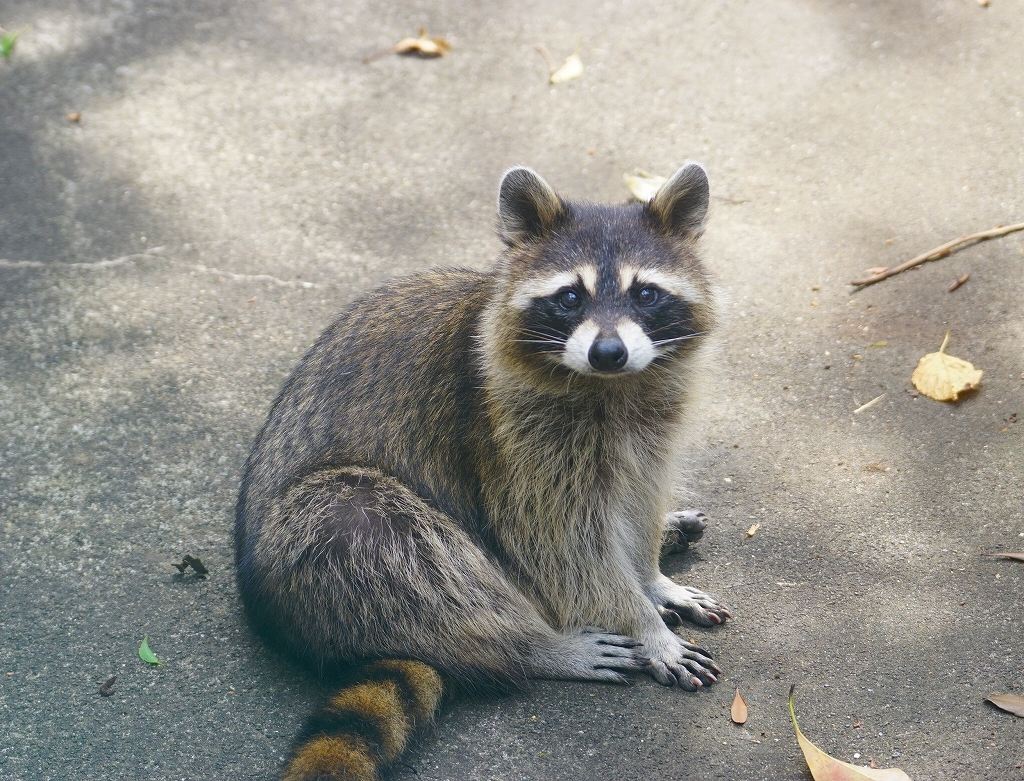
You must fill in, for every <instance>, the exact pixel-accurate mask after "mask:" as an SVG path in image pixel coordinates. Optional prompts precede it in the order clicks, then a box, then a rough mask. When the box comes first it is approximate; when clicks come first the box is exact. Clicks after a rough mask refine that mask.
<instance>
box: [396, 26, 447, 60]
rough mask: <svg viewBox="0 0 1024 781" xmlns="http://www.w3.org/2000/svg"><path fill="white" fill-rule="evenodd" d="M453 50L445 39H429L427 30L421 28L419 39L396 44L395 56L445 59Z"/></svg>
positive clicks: (401, 41) (405, 40)
mask: <svg viewBox="0 0 1024 781" xmlns="http://www.w3.org/2000/svg"><path fill="white" fill-rule="evenodd" d="M451 50H452V47H451V44H450V43H448V41H446V40H445V39H444V38H428V37H427V29H426V28H425V27H421V28H420V34H419V37H418V38H403V39H402V40H400V41H399V42H398V43H396V44H395V54H416V55H419V56H420V57H443V56H444V55H446V54H447V53H448V52H450V51H451Z"/></svg>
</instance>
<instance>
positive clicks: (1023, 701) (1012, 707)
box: [985, 694, 1024, 718]
mask: <svg viewBox="0 0 1024 781" xmlns="http://www.w3.org/2000/svg"><path fill="white" fill-rule="evenodd" d="M985 699H986V700H988V701H989V702H991V703H992V704H993V705H995V706H996V707H997V708H999V709H1000V710H1004V711H1006V712H1007V713H1012V714H1013V715H1014V716H1020V717H1021V718H1024V697H1021V696H1020V695H1019V694H993V695H992V696H991V697H986V698H985Z"/></svg>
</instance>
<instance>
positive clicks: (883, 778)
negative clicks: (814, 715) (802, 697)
mask: <svg viewBox="0 0 1024 781" xmlns="http://www.w3.org/2000/svg"><path fill="white" fill-rule="evenodd" d="M795 688H796V686H791V687H790V689H789V715H790V716H791V717H792V719H793V729H795V730H796V739H797V740H798V741H799V743H800V749H801V751H803V752H804V759H806V760H807V767H809V768H810V770H811V776H813V778H814V781H910V776H908V775H907V774H906V773H904V772H903V771H902V770H899V769H898V768H887V769H885V770H877V769H873V768H870V767H857V766H856V765H851V764H850V763H849V762H840V761H839V760H838V759H835V758H833V757H830V756H829V755H828V754H826V753H825V752H824V751H822V750H821V749H820V748H818V747H817V746H815V745H814V744H813V743H811V741H809V740H808V739H807V738H805V737H804V733H802V732H801V731H800V726H799V725H798V724H797V723H796V711H795V710H793V689H795Z"/></svg>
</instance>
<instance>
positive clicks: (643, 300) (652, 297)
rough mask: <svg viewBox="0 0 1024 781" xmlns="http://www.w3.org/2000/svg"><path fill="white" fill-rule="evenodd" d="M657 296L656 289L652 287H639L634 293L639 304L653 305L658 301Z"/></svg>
mask: <svg viewBox="0 0 1024 781" xmlns="http://www.w3.org/2000/svg"><path fill="white" fill-rule="evenodd" d="M658 298H659V296H658V289H657V288H654V287H644V288H641V289H640V291H639V292H638V293H637V294H636V299H637V301H639V302H640V305H641V306H654V305H655V304H656V303H658Z"/></svg>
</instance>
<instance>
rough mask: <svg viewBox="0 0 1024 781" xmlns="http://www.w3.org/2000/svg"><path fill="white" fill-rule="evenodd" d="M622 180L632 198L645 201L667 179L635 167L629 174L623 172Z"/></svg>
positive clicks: (651, 196) (652, 195)
mask: <svg viewBox="0 0 1024 781" xmlns="http://www.w3.org/2000/svg"><path fill="white" fill-rule="evenodd" d="M622 181H624V182H625V183H626V187H628V188H629V191H630V192H631V193H633V197H634V198H636V199H637V200H638V201H643V202H645V203H646V202H647V201H649V200H651V199H652V198H653V197H654V196H655V195H656V194H657V192H658V190H660V189H661V186H662V185H663V184H665V182H667V181H668V179H666V178H665V177H664V176H656V175H654V174H649V173H647V172H646V171H643V170H641V169H639V168H637V169H635V170H634V171H633V173H631V174H623V175H622Z"/></svg>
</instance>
